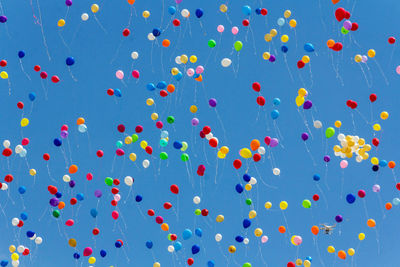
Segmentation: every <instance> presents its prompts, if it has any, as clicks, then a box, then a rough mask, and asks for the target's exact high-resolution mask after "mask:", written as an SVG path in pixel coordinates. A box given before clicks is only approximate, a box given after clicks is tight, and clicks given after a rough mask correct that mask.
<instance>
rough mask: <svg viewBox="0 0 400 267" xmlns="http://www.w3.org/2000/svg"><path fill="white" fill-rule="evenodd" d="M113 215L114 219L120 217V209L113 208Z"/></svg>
mask: <svg viewBox="0 0 400 267" xmlns="http://www.w3.org/2000/svg"><path fill="white" fill-rule="evenodd" d="M111 217H112V218H113V219H114V220H116V219H118V217H119V213H118V211H116V210H113V212H112V213H111Z"/></svg>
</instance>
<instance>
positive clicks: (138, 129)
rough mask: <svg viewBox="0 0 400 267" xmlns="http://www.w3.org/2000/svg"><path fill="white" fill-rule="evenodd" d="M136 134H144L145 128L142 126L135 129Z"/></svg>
mask: <svg viewBox="0 0 400 267" xmlns="http://www.w3.org/2000/svg"><path fill="white" fill-rule="evenodd" d="M135 132H137V133H141V132H143V126H142V125H138V126H136V127H135Z"/></svg>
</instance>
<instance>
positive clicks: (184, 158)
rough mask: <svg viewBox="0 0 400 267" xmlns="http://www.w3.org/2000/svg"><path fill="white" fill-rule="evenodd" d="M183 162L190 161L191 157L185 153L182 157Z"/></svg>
mask: <svg viewBox="0 0 400 267" xmlns="http://www.w3.org/2000/svg"><path fill="white" fill-rule="evenodd" d="M181 160H182V161H183V162H186V161H188V160H189V155H188V154H186V153H183V154H182V156H181Z"/></svg>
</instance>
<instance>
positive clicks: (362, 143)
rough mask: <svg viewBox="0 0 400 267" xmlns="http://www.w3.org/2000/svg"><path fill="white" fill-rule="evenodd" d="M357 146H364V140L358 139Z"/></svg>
mask: <svg viewBox="0 0 400 267" xmlns="http://www.w3.org/2000/svg"><path fill="white" fill-rule="evenodd" d="M358 144H359V145H360V146H363V145H365V139H364V138H360V139H358Z"/></svg>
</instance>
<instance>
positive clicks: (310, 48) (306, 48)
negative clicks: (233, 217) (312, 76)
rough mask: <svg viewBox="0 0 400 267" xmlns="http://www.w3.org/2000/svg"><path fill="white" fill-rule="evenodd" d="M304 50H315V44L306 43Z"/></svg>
mask: <svg viewBox="0 0 400 267" xmlns="http://www.w3.org/2000/svg"><path fill="white" fill-rule="evenodd" d="M304 50H306V52H314V50H315V49H314V45H313V44H312V43H306V44H305V45H304Z"/></svg>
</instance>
